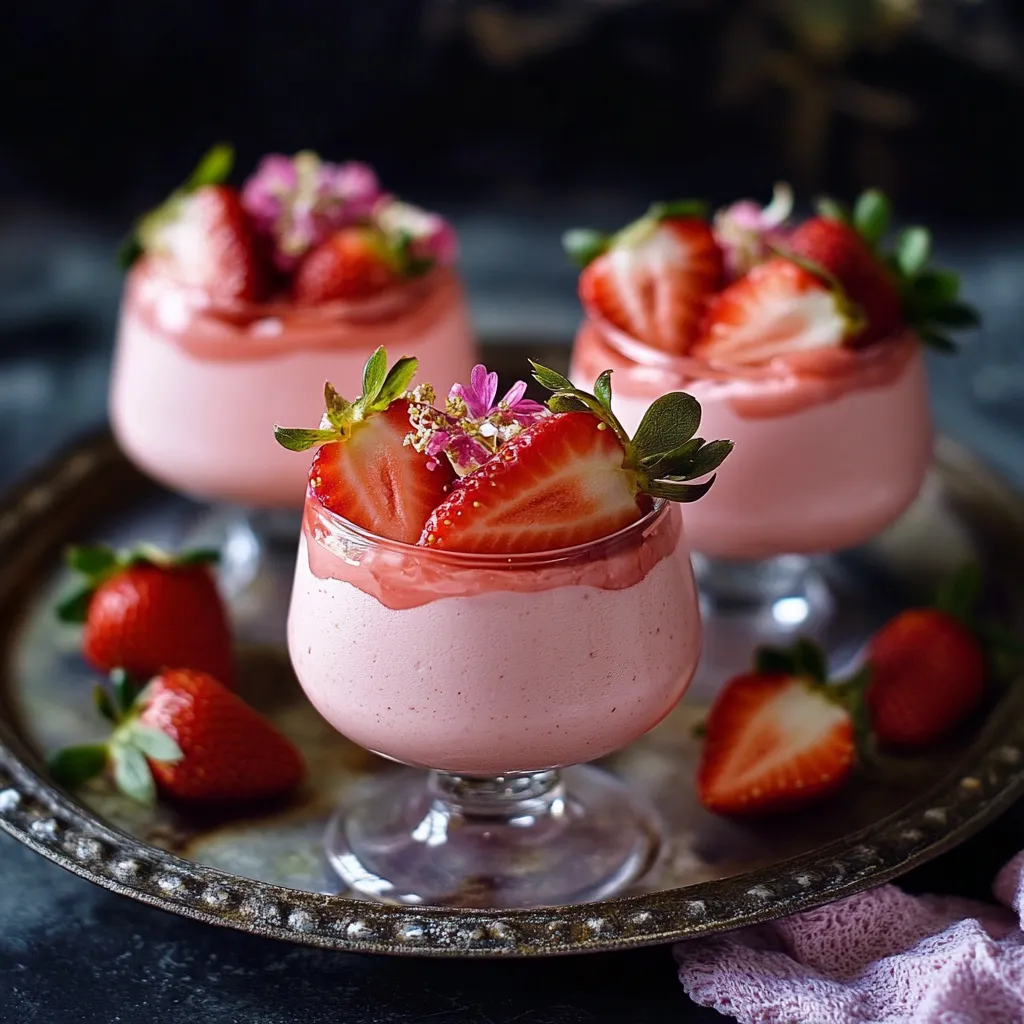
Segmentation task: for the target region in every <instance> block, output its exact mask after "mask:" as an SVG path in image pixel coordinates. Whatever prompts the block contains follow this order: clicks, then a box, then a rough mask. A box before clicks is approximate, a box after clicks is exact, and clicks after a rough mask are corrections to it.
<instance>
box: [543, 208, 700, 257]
mask: <svg viewBox="0 0 1024 1024" xmlns="http://www.w3.org/2000/svg"><path fill="white" fill-rule="evenodd" d="M709 212H710V210H709V207H708V204H707V203H706V202H705V201H704V200H703V199H675V200H671V201H669V202H663V203H652V204H651V205H650V207H649V208H648V210H647V212H646V213H645V214H644V215H643V216H642V217H640V218H639V219H638V220H635V221H633V222H632V223H631V224H627V225H626V226H625V227H624V228H622V230H621V231H617V232H615V234H613V235H607V234H604V233H602V232H600V231H594V230H592V229H591V228H571V229H570V230H568V231H566V232H565V234H563V235H562V248H563V249H564V250H565V252H566V255H568V257H569V259H571V260H572V262H573V263H575V264H576V266H578V267H581V268H582V267H585V266H587V264H588V263H590V262H592V261H593V260H596V259H597V257H598V256H601V255H602V254H604V253H606V252H607V251H608V250H609V249H611V248H614V247H616V246H629V245H639V244H640V243H641V242H643V241H644V240H645V239H647V238H648V237H650V235H651V234H653V233H654V230H655V228H657V226H658V225H659V224H660V223H661V222H662V221H663V220H667V219H668V218H670V217H697V218H699V219H700V220H706V219H707V217H708V214H709Z"/></svg>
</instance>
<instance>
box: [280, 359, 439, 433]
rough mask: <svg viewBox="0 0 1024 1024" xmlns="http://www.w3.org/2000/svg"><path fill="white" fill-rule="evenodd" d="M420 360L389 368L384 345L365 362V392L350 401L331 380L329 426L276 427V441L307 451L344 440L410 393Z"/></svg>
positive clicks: (326, 400)
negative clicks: (359, 425) (364, 423)
mask: <svg viewBox="0 0 1024 1024" xmlns="http://www.w3.org/2000/svg"><path fill="white" fill-rule="evenodd" d="M418 366H419V360H417V359H415V358H414V357H413V356H403V357H402V358H401V359H399V360H398V362H396V363H395V365H394V366H392V367H391V369H390V370H389V369H388V354H387V350H386V349H385V348H384V346H383V345H381V346H380V348H378V349H377V350H376V351H375V352H374V353H373V355H371V356H370V358H369V359H367V361H366V365H365V366H364V367H363V393H362V394H361V395H360V396H359V397H358V398H357V399H356V400H355V401H354V402H350V401H348V400H347V399H345V398H342V397H341V395H339V394H338V392H337V391H336V390H335V389H334V385H333V384H331V383H330V382H329V381H328V383H326V384H325V385H324V404H325V406H326V409H327V413H326V421H327V423H328V424H329V425H328V426H323V425H321V426H319V427H311V428H308V429H307V428H305V427H282V426H280V425H279V424H275V425H274V438H275V440H276V441H277V443H278V444H279V445H280V446H281V447H282V448H287V449H288V450H289V451H292V452H304V451H306V450H308V449H309V448H319V447H320V445H322V444H327V443H328V442H330V441H344V440H345V439H346V438H347V437H349V435H350V434H351V433H352V427H353V426H354V425H355V424H356V423H361V422H363V421H364V420H365V419H367V418H368V417H370V416H372V415H373V414H374V413H377V412H385V411H386V410H387V409H388V408H389V407H390V406H391V405H392V403H394V402H397V401H398V400H399V399H400V398H402V397H404V396H405V395H406V393H407V392H408V390H409V385H410V384H411V383H412V379H413V377H415V376H416V369H417V367H418Z"/></svg>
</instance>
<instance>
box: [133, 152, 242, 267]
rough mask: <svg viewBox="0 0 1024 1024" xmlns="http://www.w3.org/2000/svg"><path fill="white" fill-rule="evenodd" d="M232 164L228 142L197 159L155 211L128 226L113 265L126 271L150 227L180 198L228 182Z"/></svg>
mask: <svg viewBox="0 0 1024 1024" xmlns="http://www.w3.org/2000/svg"><path fill="white" fill-rule="evenodd" d="M234 164H235V148H234V146H232V145H231V144H230V143H227V142H220V143H218V144H217V145H215V146H213V147H212V148H211V149H209V150H207V152H206V153H204V154H203V155H202V156H201V157H200V158H199V163H198V164H196V166H195V168H194V169H193V171H192V173H191V174H190V175H189V176H188V177H187V178H186V179H185V181H184V182H183V183H182V184H181V185H180V186H179V187H178V188H176V189H175V190H174V191H173V192H172V193H171V194H170V196H168V197H167V199H165V200H164V202H163V203H161V204H160V206H158V207H157V208H156V209H155V210H151V211H150V212H149V213H147V214H145V215H143V216H142V217H140V218H139V220H137V221H136V222H135V224H134V225H133V226H132V229H131V231H130V232H129V233H128V235H127V236H126V237H125V239H124V241H123V242H122V243H121V245H120V247H119V248H118V251H117V263H118V266H120V268H121V269H122V270H128V269H130V268H131V266H132V264H133V263H135V261H136V260H137V259H138V258H139V257H140V256H141V255H142V254H143V253H144V252H145V251H146V236H147V235H149V234H151V233H152V230H153V227H154V225H157V224H160V223H162V222H163V221H165V220H167V219H168V218H169V217H170V216H172V213H173V211H174V209H175V208H176V207H177V206H178V205H179V203H180V201H181V199H182V198H184V197H185V196H187V195H190V194H191V193H193V192H196V191H198V190H199V189H201V188H204V187H205V186H207V185H221V184H223V183H224V182H225V181H227V180H228V177H229V176H230V174H231V171H232V169H233V167H234Z"/></svg>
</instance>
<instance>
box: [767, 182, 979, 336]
mask: <svg viewBox="0 0 1024 1024" xmlns="http://www.w3.org/2000/svg"><path fill="white" fill-rule="evenodd" d="M817 208H818V213H819V214H820V215H821V216H822V217H826V218H828V219H830V220H838V221H841V222H842V223H844V224H850V225H852V227H854V228H855V229H856V231H857V233H858V234H859V235H860V236H861V237H862V238H863V239H864V241H865V242H866V243H867V244H868V246H869V247H870V248H871V249H872V251H874V252H875V253H876V254H877V256H878V258H879V259H880V260H881V261H882V262H883V263H884V264H885V266H886V267H887V268H888V270H889V273H890V274H891V276H892V280H893V283H894V284H895V286H896V288H897V290H898V292H899V295H900V304H901V306H902V312H903V318H904V320H905V322H906V323H907V324H908V325H910V326H911V327H912V328H913V329H914V331H915V332H916V333H917V335H918V337H919V338H920V339H921V340H922V341H923V342H924V343H925V344H926V345H928V346H929V347H931V348H933V349H935V350H936V351H938V352H943V353H951V352H955V351H956V344H955V343H954V342H953V340H952V339H951V338H950V337H949V335H948V334H947V331H949V330H962V329H964V328H970V327H977V326H978V324H979V323H980V320H981V318H980V317H979V315H978V311H977V310H976V309H974V308H973V307H972V306H969V305H968V304H967V303H965V302H962V301H961V300H960V297H959V296H960V281H959V279H958V278H957V275H956V274H954V273H953V272H952V271H949V270H942V269H939V268H936V267H931V266H929V262H930V260H931V258H932V237H931V233H930V232H929V231H928V229H927V228H924V227H920V226H917V225H913V226H910V227H907V228H904V229H903V230H902V231H901V232H900V233H899V234H898V235H897V236H896V238H895V241H894V242H893V247H892V251H891V252H887V251H885V250H884V248H883V242H884V240H885V237H886V235H887V234H888V233H889V228H890V224H891V221H892V205H891V203H890V202H889V200H888V198H887V197H886V196H885V194H884V193H883V192H880V191H879V190H878V189H869V190H868V191H866V192H864V193H863V194H862V195H861V196H860V197H859V198H858V199H857V202H856V203H855V204H854V207H853V211H852V213H851V212H850V211H849V210H847V209H846V208H845V207H844V206H843V205H842V204H841V203H837V202H836V201H835V200H834V199H827V198H826V199H819V200H818V202H817ZM782 255H786V256H787V258H793V257H792V256H791V255H789V254H786V253H782ZM809 269H810V270H811V271H812V272H815V270H814V267H813V266H811V267H809ZM819 276H823V277H824V276H825V275H819ZM826 279H827V278H826ZM830 283H834V282H830Z"/></svg>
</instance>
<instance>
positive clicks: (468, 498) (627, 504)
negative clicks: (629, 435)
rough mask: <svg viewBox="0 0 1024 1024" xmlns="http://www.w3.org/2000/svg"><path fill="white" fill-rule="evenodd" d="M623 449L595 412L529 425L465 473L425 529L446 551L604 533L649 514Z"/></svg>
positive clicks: (532, 545) (534, 547)
mask: <svg viewBox="0 0 1024 1024" xmlns="http://www.w3.org/2000/svg"><path fill="white" fill-rule="evenodd" d="M624 459H625V451H624V450H623V447H622V445H621V444H620V442H619V441H618V440H617V438H616V437H615V435H614V434H613V433H612V431H611V430H609V429H607V427H606V426H605V425H604V424H602V423H601V422H600V421H599V420H598V419H597V418H596V417H595V416H593V415H592V414H591V413H589V412H569V413H559V414H557V415H555V416H549V417H546V418H544V419H542V420H538V421H537V422H536V423H532V424H531V425H530V426H528V427H526V428H525V429H524V430H523V431H522V432H521V433H519V434H517V435H516V436H515V437H514V438H512V439H511V440H510V441H507V442H506V443H505V444H504V445H503V446H502V448H501V450H500V451H499V452H498V454H497V455H495V456H494V458H492V459H490V460H488V461H487V462H485V463H484V464H483V465H482V466H481V467H480V468H479V469H478V470H476V471H475V472H474V473H470V474H469V475H468V476H465V477H463V478H462V480H461V482H460V483H459V485H458V486H457V487H456V488H455V489H454V490H453V491H452V493H451V495H450V496H449V497H448V499H447V500H446V501H444V502H443V503H442V504H441V505H439V506H438V507H437V508H436V509H435V510H434V512H433V513H432V514H431V516H430V518H429V519H428V520H427V524H426V526H425V527H424V529H423V535H422V537H421V538H420V544H422V545H425V546H427V547H431V548H435V549H437V550H443V551H472V552H477V553H499V552H500V553H529V552H539V551H551V550H555V549H559V548H567V547H572V546H573V545H576V544H584V543H587V542H588V541H592V540H597V539H599V538H601V537H606V536H608V535H610V534H612V533H615V532H616V531H617V530H621V529H623V528H624V527H626V526H629V525H630V524H631V523H634V522H636V521H637V520H638V519H639V518H641V516H642V514H643V511H644V510H643V508H642V506H641V502H640V501H638V499H637V488H636V480H635V476H634V475H633V474H632V473H630V472H629V471H627V470H625V469H623V465H622V464H623V460H624Z"/></svg>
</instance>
